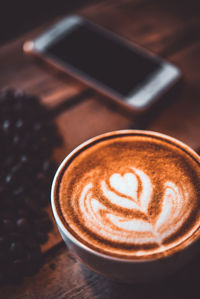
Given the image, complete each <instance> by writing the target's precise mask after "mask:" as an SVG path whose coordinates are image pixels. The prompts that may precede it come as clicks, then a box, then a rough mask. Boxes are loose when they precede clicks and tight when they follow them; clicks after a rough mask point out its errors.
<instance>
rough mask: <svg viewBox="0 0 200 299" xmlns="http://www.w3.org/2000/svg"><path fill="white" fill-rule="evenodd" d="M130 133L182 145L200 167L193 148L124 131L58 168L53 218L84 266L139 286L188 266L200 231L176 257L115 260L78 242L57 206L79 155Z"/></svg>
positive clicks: (79, 148) (93, 139) (196, 247)
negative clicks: (60, 187)
mask: <svg viewBox="0 0 200 299" xmlns="http://www.w3.org/2000/svg"><path fill="white" fill-rule="evenodd" d="M127 132H131V133H134V132H136V133H137V132H139V133H141V134H142V133H144V134H146V133H150V134H151V135H153V136H159V137H161V138H164V139H165V140H166V139H167V140H169V141H170V142H172V143H175V144H178V145H179V147H181V148H183V149H184V150H185V151H187V152H189V154H190V155H192V156H193V157H194V158H195V159H196V160H197V161H198V162H199V165H200V157H199V156H198V155H197V154H196V153H195V152H194V151H193V150H192V149H191V148H190V147H188V146H187V145H185V144H184V143H182V142H180V141H178V140H176V139H174V138H172V137H169V136H166V135H164V134H160V133H156V132H150V131H136V130H123V131H115V132H110V133H106V134H103V135H100V136H97V137H94V138H92V139H90V140H88V141H86V142H84V143H83V144H81V145H80V146H78V147H77V148H76V149H74V150H73V151H72V152H71V153H70V154H69V155H68V156H67V157H66V158H65V159H64V161H63V162H62V163H61V165H60V167H59V168H58V170H57V172H56V174H55V177H54V180H53V184H52V190H51V204H52V210H53V214H54V217H55V220H56V223H57V226H58V229H59V231H60V234H61V236H62V238H63V240H64V241H65V243H66V245H67V246H68V248H69V249H70V250H71V252H72V253H73V254H74V255H75V257H76V258H77V259H78V260H79V261H80V262H81V263H83V264H84V265H86V266H87V267H88V268H90V269H91V270H93V271H95V272H97V273H99V274H102V275H104V276H106V277H108V278H110V279H113V280H117V281H120V282H126V283H138V282H147V281H151V280H154V279H160V278H163V277H165V276H166V275H168V274H170V273H172V272H174V271H176V270H177V269H179V268H180V267H181V266H183V265H184V264H186V263H187V262H188V261H189V260H190V259H191V258H192V257H193V256H194V255H195V254H196V253H197V252H198V250H199V248H200V241H199V240H200V239H199V235H200V229H198V230H197V231H196V232H195V233H194V234H193V235H192V236H191V237H190V238H189V239H188V240H187V241H186V242H185V241H184V246H182V247H181V246H178V247H177V249H176V250H174V251H173V252H172V253H168V254H166V255H165V254H163V255H162V256H161V257H156V258H152V259H145V258H144V259H139V260H138V259H135V260H134V259H133V258H131V259H125V258H124V259H123V258H117V257H114V256H113V257H112V256H108V255H106V254H103V253H99V252H97V251H95V250H93V249H91V248H89V247H87V246H86V245H85V244H83V243H81V242H80V241H79V240H78V239H76V238H75V237H74V236H73V235H72V234H71V233H70V232H69V231H68V230H67V228H66V227H65V226H64V224H63V222H62V220H61V217H60V216H59V213H58V211H57V208H56V204H55V192H56V185H57V182H58V179H59V176H60V173H61V172H62V169H63V167H64V166H65V165H66V163H67V162H68V161H69V159H70V158H71V157H72V156H73V155H74V154H76V153H77V152H78V151H80V150H83V149H84V148H85V147H86V146H87V145H88V144H90V143H93V142H94V141H96V140H99V139H101V138H104V137H105V136H110V135H115V134H126V133H127Z"/></svg>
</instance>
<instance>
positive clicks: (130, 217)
mask: <svg viewBox="0 0 200 299" xmlns="http://www.w3.org/2000/svg"><path fill="white" fill-rule="evenodd" d="M190 159H191V158H190V157H187V156H186V154H185V153H182V151H181V150H180V149H179V148H177V147H176V146H174V145H171V144H168V143H167V142H166V141H164V140H162V141H160V140H157V139H156V138H155V140H154V139H153V138H152V137H151V136H150V137H146V136H145V137H144V136H137V135H136V136H135V135H133V136H127V137H126V136H123V138H120V137H116V138H114V139H109V138H108V140H104V141H102V142H99V143H97V144H95V145H94V146H91V147H89V148H88V149H86V150H85V151H83V152H80V154H79V155H77V156H76V157H75V159H74V160H72V162H71V163H70V164H69V165H68V166H67V169H66V171H65V172H64V174H63V177H62V181H61V184H60V190H59V198H60V201H59V203H60V209H61V211H62V215H63V217H64V221H66V225H67V228H68V229H69V230H70V231H71V232H72V234H74V235H75V237H76V238H78V239H79V240H80V241H81V242H83V243H84V244H86V245H87V246H89V247H91V248H92V249H95V250H97V251H100V252H103V253H106V254H109V255H113V256H123V257H127V258H131V257H134V258H140V256H142V257H144V256H147V257H148V256H151V255H153V254H160V253H162V252H164V251H166V250H167V249H171V248H173V247H175V246H177V245H179V244H181V243H182V242H183V241H184V240H186V239H187V238H188V237H189V236H190V235H191V234H192V233H193V232H194V231H195V230H196V229H197V227H198V225H199V222H198V218H199V216H200V215H199V211H198V209H197V205H198V200H200V197H199V195H200V194H199V189H198V186H196V182H197V181H198V180H199V178H200V177H199V175H200V174H199V172H198V174H197V175H196V171H197V169H198V171H199V166H198V165H197V164H196V162H195V161H193V160H192V159H191V160H190Z"/></svg>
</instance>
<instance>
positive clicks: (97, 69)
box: [45, 22, 161, 97]
mask: <svg viewBox="0 0 200 299" xmlns="http://www.w3.org/2000/svg"><path fill="white" fill-rule="evenodd" d="M45 51H46V53H47V54H48V55H50V56H51V57H52V58H55V59H56V60H59V61H60V62H61V63H62V64H63V63H64V64H65V63H66V64H67V65H69V66H72V67H73V68H75V69H76V70H78V71H79V72H81V73H82V75H85V76H87V77H89V78H91V79H93V80H96V81H97V82H99V83H100V84H101V85H103V86H106V87H107V88H109V89H111V90H114V91H115V92H117V93H118V94H120V95H122V96H124V97H126V96H128V95H129V94H131V93H132V92H134V90H135V89H136V88H138V87H139V86H140V85H142V84H144V83H145V81H147V80H148V78H149V77H151V75H152V74H153V73H155V72H156V71H157V70H158V69H159V68H160V67H161V64H160V63H159V62H158V61H157V60H154V59H153V58H152V57H151V56H149V57H148V56H147V55H146V54H143V53H142V51H140V50H137V49H135V48H134V47H131V46H127V45H126V44H125V43H123V42H121V41H119V40H118V39H115V38H112V35H110V34H107V33H104V31H101V30H99V29H96V27H95V26H94V27H93V26H92V25H90V24H88V23H85V22H83V23H81V24H79V25H77V26H74V27H73V28H72V30H70V31H69V32H67V34H66V35H63V36H62V37H61V38H59V39H58V40H56V41H55V42H53V43H52V44H50V45H49V46H48V47H47V48H46V50H45Z"/></svg>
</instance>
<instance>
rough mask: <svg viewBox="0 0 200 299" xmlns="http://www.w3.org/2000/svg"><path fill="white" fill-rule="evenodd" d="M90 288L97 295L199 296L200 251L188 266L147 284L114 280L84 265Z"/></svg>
mask: <svg viewBox="0 0 200 299" xmlns="http://www.w3.org/2000/svg"><path fill="white" fill-rule="evenodd" d="M81 270H82V273H83V275H84V278H85V280H86V281H87V285H88V288H89V289H90V292H91V293H93V295H94V298H97V299H133V298H137V299H140V298H148V299H151V298H154V299H160V298H162V299H169V298H170V299H179V298H181V299H186V298H187V299H188V298H191V299H195V298H199V283H200V255H199V256H197V257H196V258H195V259H193V260H192V262H190V263H189V264H188V265H187V266H185V267H183V268H182V269H180V270H179V271H178V272H176V273H174V274H173V275H171V276H169V277H167V278H166V280H160V281H154V282H149V283H145V284H137V285H136V284H135V285H134V284H133V285H131V284H123V283H118V282H114V281H111V280H109V279H107V278H104V277H102V276H100V275H98V274H96V273H94V272H92V271H90V270H88V269H87V268H86V267H85V266H81Z"/></svg>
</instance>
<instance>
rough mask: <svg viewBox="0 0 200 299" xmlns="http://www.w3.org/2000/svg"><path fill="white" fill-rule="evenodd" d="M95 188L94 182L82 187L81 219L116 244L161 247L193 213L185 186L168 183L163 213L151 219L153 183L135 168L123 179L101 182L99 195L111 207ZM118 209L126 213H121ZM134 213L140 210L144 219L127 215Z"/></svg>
mask: <svg viewBox="0 0 200 299" xmlns="http://www.w3.org/2000/svg"><path fill="white" fill-rule="evenodd" d="M139 185H141V186H140V189H141V190H140V192H139V190H138V189H139ZM93 188H94V186H93V184H92V183H88V184H87V185H86V186H85V187H84V188H83V191H82V193H81V197H80V200H79V205H80V211H81V216H82V218H83V220H84V221H85V223H86V226H87V227H88V228H90V229H91V230H92V231H93V232H94V233H95V234H97V235H98V236H99V237H105V238H106V239H109V240H113V241H117V242H119V241H121V242H125V243H127V244H131V243H133V242H135V243H138V244H146V243H158V244H162V240H163V239H165V238H166V237H167V236H169V235H171V234H172V233H174V232H176V231H177V230H178V229H179V228H180V226H181V225H182V224H183V222H185V221H186V219H187V218H188V216H189V214H190V212H191V211H190V207H189V204H188V203H189V196H188V193H187V191H186V190H184V188H183V187H182V186H179V187H178V186H176V185H175V184H174V183H172V182H166V184H165V186H164V192H163V198H161V211H160V213H159V214H158V215H154V217H152V216H151V215H150V214H149V211H148V207H149V206H150V204H151V200H152V192H153V186H152V183H151V181H150V179H149V177H148V176H147V175H146V174H145V173H144V172H142V171H140V170H138V169H134V168H132V169H131V172H128V173H125V174H124V176H121V175H120V174H113V175H112V176H111V177H110V179H109V182H108V183H106V182H105V181H102V182H101V190H99V195H100V197H101V198H102V197H105V198H106V199H107V200H108V202H109V203H110V204H111V205H110V207H106V205H104V204H103V203H102V202H101V201H100V200H99V199H98V198H96V197H95V195H94V194H93ZM111 188H112V189H111ZM117 208H119V209H127V211H126V210H124V211H121V213H119V212H118V211H117ZM134 211H140V212H141V213H142V214H141V217H140V216H138V217H130V216H127V215H130V214H131V212H134Z"/></svg>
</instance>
